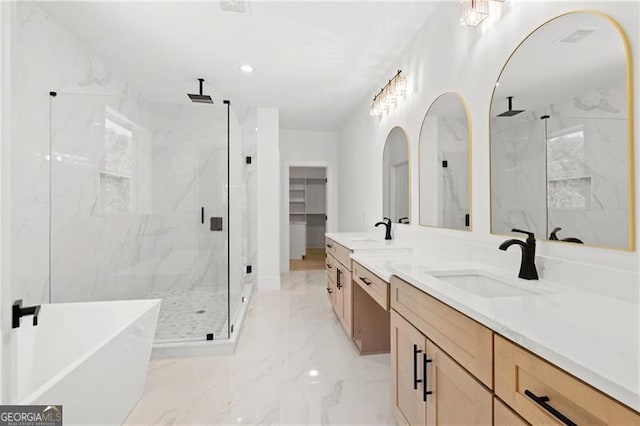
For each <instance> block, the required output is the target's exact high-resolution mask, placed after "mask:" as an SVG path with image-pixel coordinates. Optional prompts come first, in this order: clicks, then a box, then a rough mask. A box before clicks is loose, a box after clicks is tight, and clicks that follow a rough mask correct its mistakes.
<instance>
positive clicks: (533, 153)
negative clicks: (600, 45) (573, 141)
mask: <svg viewBox="0 0 640 426" xmlns="http://www.w3.org/2000/svg"><path fill="white" fill-rule="evenodd" d="M622 81H624V80H623V79H622ZM544 114H548V115H550V117H551V118H550V119H548V120H547V134H548V137H547V147H546V149H545V144H544V141H545V128H544V122H543V121H542V120H541V119H540V117H541V116H543V115H544ZM627 118H628V117H627V114H626V90H625V88H624V84H623V83H620V84H613V85H612V84H610V83H609V84H608V85H607V86H604V88H595V89H592V90H589V91H586V92H583V93H581V94H578V95H576V96H575V97H573V98H572V99H570V100H566V101H562V102H558V103H555V104H552V105H545V106H539V107H537V108H535V109H534V110H533V111H527V112H525V113H523V114H520V115H518V116H516V117H513V118H502V119H497V120H493V123H492V125H493V129H492V134H493V137H492V141H491V155H492V165H491V167H492V175H493V177H492V194H491V195H492V215H493V216H492V217H493V224H492V225H493V229H494V232H497V233H507V232H508V230H509V229H510V228H511V227H512V225H514V224H517V225H518V226H521V227H524V228H525V229H531V230H533V231H534V232H535V233H536V235H547V237H548V233H549V232H550V231H551V230H552V229H553V228H555V227H561V228H562V235H563V236H575V237H578V238H580V239H582V240H584V241H586V242H589V241H592V242H593V241H595V242H597V245H602V246H612V247H626V246H627V244H628V227H627V226H626V224H627V223H628V217H627V209H628V205H629V199H628V194H627V190H626V189H627V187H628V182H627V181H628V175H627V149H628V144H627V140H628V139H627ZM572 134H575V135H577V137H578V138H582V139H583V142H581V143H578V145H577V147H576V148H574V149H575V150H577V151H578V152H573V153H569V152H563V151H562V147H560V148H559V149H560V150H561V152H559V153H558V156H559V157H569V156H571V155H574V154H575V155H576V156H577V157H578V158H580V159H581V161H580V162H579V164H576V163H575V162H571V161H563V159H562V158H558V161H554V160H553V152H552V149H553V147H552V143H553V140H554V139H556V140H557V139H559V138H560V137H563V136H564V137H567V136H568V137H571V135H572ZM547 150H548V151H549V153H546V152H547ZM545 156H547V158H549V161H548V162H549V166H548V170H546V169H547V161H545ZM546 173H548V174H549V176H548V179H549V191H550V192H549V194H550V195H549V200H548V202H549V210H548V216H547V209H546V204H547V200H546V198H547V187H546V186H545V185H544V184H543V183H544V182H545V178H546ZM536 182H540V183H542V184H536ZM554 185H555V186H556V187H557V190H556V191H554V188H553V187H552V186H554ZM567 185H570V186H571V188H568V190H567ZM524 188H526V190H524ZM576 193H579V194H580V196H578V197H577V199H572V197H571V194H574V197H575V194H576ZM554 194H555V195H554ZM547 221H548V223H547Z"/></svg>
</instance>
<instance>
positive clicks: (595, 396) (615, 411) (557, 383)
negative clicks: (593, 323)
mask: <svg viewBox="0 0 640 426" xmlns="http://www.w3.org/2000/svg"><path fill="white" fill-rule="evenodd" d="M594 344H595V343H594ZM603 362H606V360H603ZM495 372H496V376H495V385H496V389H495V390H496V395H497V396H499V397H500V398H501V399H502V400H503V401H505V402H506V403H507V404H509V405H510V406H511V408H513V409H514V410H515V411H516V412H517V413H518V414H520V415H521V416H522V417H523V418H524V419H525V420H527V421H528V422H529V423H531V424H534V425H539V424H552V425H556V424H564V422H562V421H560V420H559V419H558V418H557V417H555V416H554V415H553V414H551V412H550V411H549V410H548V409H545V408H544V407H543V406H542V405H540V404H539V403H537V402H536V401H535V400H534V399H533V398H535V397H548V398H549V400H548V401H547V402H545V404H546V405H548V406H550V407H553V409H555V410H557V411H558V412H559V413H561V415H564V416H566V417H567V418H568V419H570V420H571V421H572V422H574V423H576V424H579V425H587V424H588V425H600V424H602V425H604V424H612V425H632V424H635V425H637V424H640V414H638V413H636V412H634V411H633V410H631V409H629V408H627V407H626V406H624V405H622V404H620V403H618V402H616V401H614V400H613V399H611V398H610V397H608V396H606V395H604V394H603V393H601V392H599V391H597V390H595V389H594V388H592V387H591V386H589V385H587V384H585V383H583V382H582V381H580V380H579V379H576V378H575V377H573V376H571V375H570V374H568V373H566V372H564V371H562V370H561V369H559V368H557V367H555V366H554V365H551V364H549V363H548V362H546V361H544V360H542V359H541V358H539V357H537V356H536V355H533V354H532V353H530V352H528V351H526V350H525V349H523V348H521V347H520V346H517V345H515V344H514V343H511V342H510V341H508V340H507V339H505V338H503V337H501V336H498V335H496V336H495ZM527 391H528V392H527Z"/></svg>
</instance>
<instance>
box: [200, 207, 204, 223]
mask: <svg viewBox="0 0 640 426" xmlns="http://www.w3.org/2000/svg"><path fill="white" fill-rule="evenodd" d="M200 223H203V224H204V207H200Z"/></svg>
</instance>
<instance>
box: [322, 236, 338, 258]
mask: <svg viewBox="0 0 640 426" xmlns="http://www.w3.org/2000/svg"><path fill="white" fill-rule="evenodd" d="M337 246H338V243H336V242H335V241H333V240H332V239H331V238H325V239H324V249H325V251H326V253H327V254H332V255H334V256H335V254H336V247H337Z"/></svg>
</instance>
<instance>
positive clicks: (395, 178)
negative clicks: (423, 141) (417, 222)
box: [382, 127, 411, 223]
mask: <svg viewBox="0 0 640 426" xmlns="http://www.w3.org/2000/svg"><path fill="white" fill-rule="evenodd" d="M410 182H411V178H410V172H409V138H408V137H407V134H406V133H405V131H404V130H402V128H400V127H394V128H393V129H391V131H390V132H389V135H388V136H387V141H386V142H385V144H384V153H383V155H382V213H383V215H384V217H388V218H390V219H391V221H392V222H396V223H409V217H410V213H411V201H410V198H411V189H410Z"/></svg>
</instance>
